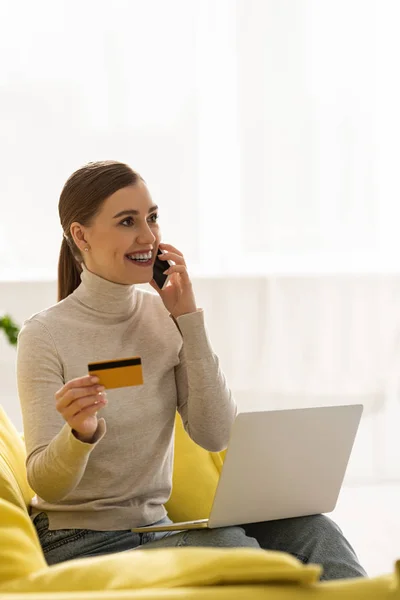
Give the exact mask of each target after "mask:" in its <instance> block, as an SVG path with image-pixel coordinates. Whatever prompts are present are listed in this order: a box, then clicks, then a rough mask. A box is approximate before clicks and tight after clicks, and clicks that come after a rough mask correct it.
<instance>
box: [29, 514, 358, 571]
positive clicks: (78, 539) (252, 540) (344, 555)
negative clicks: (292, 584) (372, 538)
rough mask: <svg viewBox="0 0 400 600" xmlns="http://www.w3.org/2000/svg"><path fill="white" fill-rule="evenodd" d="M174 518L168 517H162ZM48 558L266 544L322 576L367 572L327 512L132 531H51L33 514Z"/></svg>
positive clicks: (50, 561) (43, 516)
mask: <svg viewBox="0 0 400 600" xmlns="http://www.w3.org/2000/svg"><path fill="white" fill-rule="evenodd" d="M165 522H168V523H170V522H171V521H170V520H169V519H168V517H166V518H165V519H163V520H162V521H160V523H165ZM34 525H35V527H36V530H37V533H38V536H39V539H40V543H41V545H42V548H43V552H44V555H45V557H46V560H47V562H48V564H50V565H51V564H55V563H59V562H63V561H66V560H71V559H73V558H81V557H85V556H99V555H102V554H110V553H112V552H124V551H126V550H132V549H134V548H141V549H143V548H146V549H151V548H168V547H176V546H203V547H204V546H209V547H214V548H215V547H219V548H221V547H224V548H237V547H241V548H262V549H264V550H277V551H281V552H288V553H289V554H292V555H293V556H295V557H296V558H298V559H299V560H301V561H302V562H303V563H305V564H306V563H314V564H320V565H322V566H323V573H322V576H321V580H329V579H344V578H350V577H366V576H367V574H366V572H365V571H364V569H363V568H362V567H361V565H360V564H359V562H358V559H357V556H356V554H355V552H354V550H353V548H352V547H351V546H350V544H349V542H348V541H347V540H346V538H345V537H344V536H343V533H342V531H341V530H340V529H339V527H338V526H337V525H336V524H335V523H334V522H333V521H332V520H331V519H329V517H326V516H325V515H312V516H309V517H297V518H294V519H281V520H278V521H265V522H262V523H252V524H250V525H242V526H237V527H222V528H220V529H194V530H193V529H192V530H189V531H182V532H178V533H177V532H149V533H133V532H132V531H130V530H125V531H94V530H90V529H58V530H55V531H49V528H48V525H49V521H48V518H47V515H46V514H45V513H40V514H39V515H37V516H36V517H35V519H34Z"/></svg>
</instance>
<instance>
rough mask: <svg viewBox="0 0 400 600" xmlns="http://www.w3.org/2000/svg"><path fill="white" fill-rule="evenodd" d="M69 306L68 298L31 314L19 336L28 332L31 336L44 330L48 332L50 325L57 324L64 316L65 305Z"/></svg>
mask: <svg viewBox="0 0 400 600" xmlns="http://www.w3.org/2000/svg"><path fill="white" fill-rule="evenodd" d="M68 304H69V301H68V298H66V299H65V300H61V301H60V302H57V303H56V304H52V305H51V306H48V307H47V308H45V309H43V310H41V311H39V312H36V313H33V314H32V315H31V316H30V317H28V318H27V319H25V321H24V322H23V325H22V327H21V331H20V336H21V334H26V333H27V332H29V333H30V334H31V335H35V333H40V332H43V331H44V330H50V329H51V327H52V323H57V322H59V319H60V316H61V315H62V314H64V311H65V309H66V308H67V305H68Z"/></svg>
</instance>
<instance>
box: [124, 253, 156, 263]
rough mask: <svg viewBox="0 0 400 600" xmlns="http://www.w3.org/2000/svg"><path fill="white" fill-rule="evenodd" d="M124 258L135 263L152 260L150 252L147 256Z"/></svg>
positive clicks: (136, 255) (131, 255) (135, 255)
mask: <svg viewBox="0 0 400 600" xmlns="http://www.w3.org/2000/svg"><path fill="white" fill-rule="evenodd" d="M126 256H127V258H129V259H130V260H134V261H137V262H148V261H149V260H151V258H152V252H148V253H147V254H127V255H126Z"/></svg>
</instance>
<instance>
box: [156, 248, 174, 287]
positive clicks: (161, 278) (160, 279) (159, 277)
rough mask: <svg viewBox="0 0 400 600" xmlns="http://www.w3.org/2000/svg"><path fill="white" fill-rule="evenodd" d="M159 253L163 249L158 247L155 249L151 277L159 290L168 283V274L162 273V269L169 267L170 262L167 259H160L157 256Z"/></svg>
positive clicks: (161, 252)
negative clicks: (155, 253) (155, 254)
mask: <svg viewBox="0 0 400 600" xmlns="http://www.w3.org/2000/svg"><path fill="white" fill-rule="evenodd" d="M160 254H163V251H162V250H161V249H160V248H159V249H158V251H157V256H156V260H155V261H154V267H153V279H154V281H155V282H156V284H157V285H158V287H159V288H160V290H163V289H164V288H165V287H166V285H167V284H168V280H169V275H164V271H166V270H167V269H168V268H169V267H171V266H172V263H171V262H170V261H169V260H160V259H159V258H158V257H159V256H160Z"/></svg>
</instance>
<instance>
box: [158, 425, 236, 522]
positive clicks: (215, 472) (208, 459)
mask: <svg viewBox="0 0 400 600" xmlns="http://www.w3.org/2000/svg"><path fill="white" fill-rule="evenodd" d="M224 454H225V453H222V452H219V453H212V452H208V451H207V450H204V448H202V447H201V446H198V445H197V444H195V443H194V442H193V440H191V439H190V437H189V435H188V434H187V433H186V431H185V429H184V427H183V423H182V419H181V418H180V416H179V415H178V414H177V415H176V419H175V458H174V470H173V476H172V494H171V498H170V499H169V501H168V502H167V503H166V509H167V511H168V515H169V517H170V519H172V520H173V521H175V522H179V521H191V520H193V519H206V518H207V517H208V516H209V514H210V511H211V506H212V502H213V499H214V495H215V490H216V487H217V484H218V479H219V475H220V472H221V468H222V463H223V457H224Z"/></svg>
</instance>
